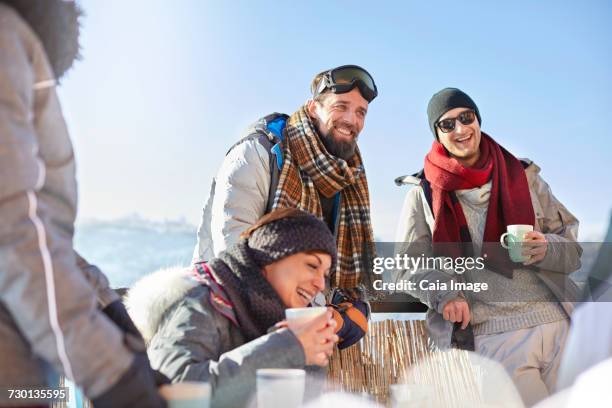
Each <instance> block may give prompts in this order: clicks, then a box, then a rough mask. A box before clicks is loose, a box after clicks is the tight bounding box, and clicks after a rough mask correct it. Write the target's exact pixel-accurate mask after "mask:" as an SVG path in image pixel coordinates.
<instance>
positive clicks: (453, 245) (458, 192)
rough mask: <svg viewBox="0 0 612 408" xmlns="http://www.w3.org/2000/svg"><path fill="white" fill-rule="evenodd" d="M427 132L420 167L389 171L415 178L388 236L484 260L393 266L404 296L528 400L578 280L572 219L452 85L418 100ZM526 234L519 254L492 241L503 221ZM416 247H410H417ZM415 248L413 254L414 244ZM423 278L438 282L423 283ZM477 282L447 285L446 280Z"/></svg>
mask: <svg viewBox="0 0 612 408" xmlns="http://www.w3.org/2000/svg"><path fill="white" fill-rule="evenodd" d="M427 114H428V118H429V125H430V128H431V131H432V133H433V136H434V139H435V140H434V142H433V144H432V147H431V150H430V151H429V153H428V154H427V155H426V157H425V166H424V169H423V170H421V171H420V172H419V173H417V174H415V175H413V176H405V177H401V178H399V179H397V180H396V182H397V183H398V184H411V185H414V188H412V189H411V190H410V191H409V192H408V194H407V197H406V200H405V202H404V208H403V210H402V216H401V219H400V225H399V230H398V236H397V241H398V242H401V244H399V248H400V253H407V254H414V253H415V251H420V250H421V249H423V248H425V247H428V248H430V249H429V252H428V255H430V256H433V257H446V258H452V259H455V260H458V259H460V258H470V257H471V258H478V257H480V259H482V260H483V265H484V267H483V268H471V269H470V268H468V269H467V270H466V271H465V273H459V272H458V271H453V270H437V269H427V270H425V269H420V270H410V271H402V272H403V273H401V274H400V275H401V276H399V277H398V278H406V279H410V280H411V281H413V282H415V284H416V285H415V288H416V289H415V290H413V291H411V293H410V294H411V295H413V296H416V297H417V298H419V299H420V300H421V301H422V302H423V303H425V304H427V306H428V307H429V311H428V313H427V322H428V327H429V331H430V335H431V336H432V338H433V339H434V341H435V342H436V343H437V345H438V346H439V347H441V348H448V347H458V348H464V349H472V350H475V351H476V352H477V353H479V354H481V355H483V356H485V357H488V358H491V359H493V360H497V361H498V362H500V363H501V364H502V365H504V367H505V368H506V370H507V371H508V373H509V374H510V376H511V377H512V378H513V380H514V382H515V384H516V386H517V388H518V390H519V392H520V393H521V396H522V397H523V400H524V402H525V403H526V404H527V405H528V406H531V405H533V404H535V403H536V402H537V401H539V400H541V399H543V398H545V397H546V396H548V395H549V394H551V393H552V392H553V387H554V384H555V383H556V377H557V369H558V366H559V360H560V356H561V351H562V350H563V345H564V342H565V337H566V334H567V330H568V319H569V316H570V313H571V310H572V306H571V304H570V303H568V302H567V301H568V300H569V301H571V300H574V299H576V296H577V288H576V286H575V284H574V283H573V282H572V281H571V280H570V279H569V278H568V274H569V273H571V272H573V271H575V270H576V269H578V268H579V266H580V255H581V249H580V246H579V245H578V244H577V243H576V237H577V233H578V220H577V219H576V218H575V217H574V216H573V215H572V214H571V213H570V212H569V211H568V210H567V209H566V208H565V207H564V206H563V205H562V204H561V203H560V202H559V201H558V200H557V199H556V198H555V196H554V195H553V194H552V192H551V190H550V188H549V186H548V185H547V184H546V182H545V181H544V180H543V179H542V177H541V176H540V175H539V172H540V169H539V167H538V166H536V165H535V164H534V163H533V162H531V161H530V160H525V159H523V160H519V159H517V158H516V157H515V156H513V155H512V154H511V153H510V152H508V151H507V150H506V149H504V147H502V146H501V145H500V144H499V143H498V142H497V141H496V140H494V139H493V138H492V137H491V136H489V135H488V134H486V133H484V132H482V131H481V130H480V126H481V124H482V116H481V113H480V110H479V109H478V106H477V105H476V103H475V102H474V100H473V99H472V98H470V96H468V95H467V94H466V93H464V92H462V91H461V90H459V89H456V88H445V89H443V90H441V91H440V92H438V93H436V94H435V95H434V96H433V97H432V98H431V100H430V101H429V105H428V108H427ZM514 224H520V225H529V226H532V227H533V231H531V232H528V233H526V234H525V236H524V239H525V242H524V243H523V246H522V250H523V252H522V253H523V255H524V256H525V257H526V259H527V260H526V261H524V262H522V263H517V262H513V261H512V260H511V259H510V258H509V254H508V250H506V249H504V248H502V247H501V246H500V245H499V241H500V237H501V235H502V234H503V233H504V232H506V229H507V226H509V225H514ZM417 248H418V249H417ZM419 254H420V253H419ZM423 282H437V283H444V285H446V286H441V285H438V286H437V287H436V288H437V289H436V290H427V289H428V288H426V285H422V283H423ZM457 282H461V283H481V284H483V283H486V284H487V286H488V289H487V290H482V291H479V292H478V291H469V290H463V291H462V290H456V289H454V288H456V285H455V286H453V284H454V283H457Z"/></svg>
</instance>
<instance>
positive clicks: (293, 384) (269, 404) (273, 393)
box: [257, 368, 306, 408]
mask: <svg viewBox="0 0 612 408" xmlns="http://www.w3.org/2000/svg"><path fill="white" fill-rule="evenodd" d="M305 384H306V372H305V371H304V370H298V369H288V368H260V369H259V370H257V408H276V407H283V408H299V407H301V406H302V403H303V402H304V387H305Z"/></svg>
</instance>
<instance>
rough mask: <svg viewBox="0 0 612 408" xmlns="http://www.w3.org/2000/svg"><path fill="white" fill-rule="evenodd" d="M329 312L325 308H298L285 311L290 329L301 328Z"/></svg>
mask: <svg viewBox="0 0 612 408" xmlns="http://www.w3.org/2000/svg"><path fill="white" fill-rule="evenodd" d="M325 312H327V308H326V307H325V306H320V307H319V306H318V307H296V308H292V309H285V317H286V318H287V324H288V325H289V328H290V329H293V328H295V327H299V326H301V325H303V324H305V323H308V322H309V321H310V320H312V319H315V318H317V317H319V316H321V315H322V314H323V313H325Z"/></svg>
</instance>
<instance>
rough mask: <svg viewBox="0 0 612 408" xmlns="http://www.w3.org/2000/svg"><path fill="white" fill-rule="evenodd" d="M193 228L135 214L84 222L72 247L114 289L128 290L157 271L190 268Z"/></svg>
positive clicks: (180, 222)
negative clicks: (151, 219)
mask: <svg viewBox="0 0 612 408" xmlns="http://www.w3.org/2000/svg"><path fill="white" fill-rule="evenodd" d="M196 229H197V228H196V226H194V225H191V224H188V223H186V222H184V221H165V222H154V221H149V220H146V219H144V218H141V217H139V216H136V215H133V216H130V217H126V218H121V219H117V220H113V221H98V220H85V221H82V222H79V224H78V225H77V229H76V235H75V244H74V245H75V248H76V249H77V251H79V252H80V253H81V255H83V257H85V258H86V259H87V260H88V261H89V262H90V263H93V264H96V265H98V266H99V267H100V269H102V271H103V272H104V273H105V274H106V275H107V276H108V277H109V280H110V282H111V285H112V286H113V287H127V286H131V285H132V284H133V283H134V282H135V281H136V280H137V279H138V278H139V277H141V276H143V275H145V274H147V273H150V272H153V271H155V270H157V269H159V268H162V267H168V266H176V265H189V263H190V262H191V257H192V254H193V248H194V246H195V244H196Z"/></svg>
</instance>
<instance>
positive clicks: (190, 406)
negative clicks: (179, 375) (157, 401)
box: [159, 381, 211, 408]
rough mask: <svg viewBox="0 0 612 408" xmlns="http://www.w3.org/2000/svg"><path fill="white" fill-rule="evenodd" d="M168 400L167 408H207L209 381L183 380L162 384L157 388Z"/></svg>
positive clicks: (208, 404)
mask: <svg viewBox="0 0 612 408" xmlns="http://www.w3.org/2000/svg"><path fill="white" fill-rule="evenodd" d="M159 393H160V394H161V396H162V397H163V398H164V399H165V400H166V401H168V408H209V407H210V397H211V388H210V384H209V383H205V382H196V381H185V382H180V383H175V384H168V385H164V386H162V387H161V388H160V389H159Z"/></svg>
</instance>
